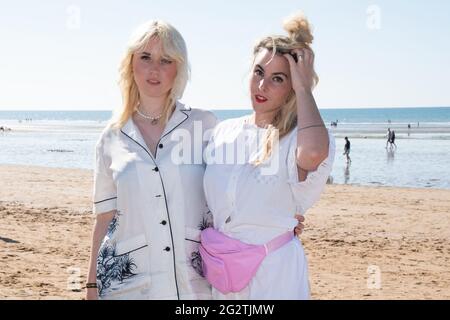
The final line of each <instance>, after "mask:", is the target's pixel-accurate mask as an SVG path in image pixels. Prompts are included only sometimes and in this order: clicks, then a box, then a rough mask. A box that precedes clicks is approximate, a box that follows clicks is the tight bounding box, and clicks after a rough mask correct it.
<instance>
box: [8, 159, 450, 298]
mask: <svg viewBox="0 0 450 320" xmlns="http://www.w3.org/2000/svg"><path fill="white" fill-rule="evenodd" d="M0 181H1V183H2V186H1V188H0V298H1V299H83V298H84V292H83V290H77V286H76V283H75V284H74V280H79V282H80V283H81V284H82V283H84V282H85V280H86V272H87V264H88V258H89V249H90V232H91V227H92V224H93V221H94V218H93V216H92V214H91V203H90V200H91V188H92V172H91V171H89V170H73V169H51V168H41V167H27V166H5V165H2V166H0ZM302 241H303V243H304V246H305V250H306V252H307V255H308V260H309V269H310V279H311V281H310V285H311V292H312V298H313V299H450V190H436V189H406V188H386V187H376V188H374V187H357V186H342V185H327V187H326V190H325V192H324V194H323V195H322V198H321V200H320V201H319V203H318V204H317V205H316V206H315V207H314V208H312V209H311V210H310V211H309V212H308V213H307V220H306V229H305V231H304V233H303V235H302ZM75 282H76V281H75Z"/></svg>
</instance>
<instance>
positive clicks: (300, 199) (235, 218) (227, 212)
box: [204, 117, 335, 299]
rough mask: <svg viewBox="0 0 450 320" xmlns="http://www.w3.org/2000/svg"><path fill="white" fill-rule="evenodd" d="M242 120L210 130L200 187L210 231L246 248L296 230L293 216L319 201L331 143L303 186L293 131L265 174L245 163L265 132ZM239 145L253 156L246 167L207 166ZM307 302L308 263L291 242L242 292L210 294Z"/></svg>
mask: <svg viewBox="0 0 450 320" xmlns="http://www.w3.org/2000/svg"><path fill="white" fill-rule="evenodd" d="M246 119H247V117H242V118H238V119H231V120H226V121H224V122H222V123H220V124H219V125H218V126H217V127H216V128H215V130H214V132H213V135H212V137H211V140H210V143H209V145H208V149H210V151H209V152H208V155H209V158H208V159H207V164H208V165H207V168H206V172H205V176H204V187H205V193H206V199H207V202H208V206H209V208H210V210H211V213H212V214H213V217H214V227H215V228H217V229H218V230H220V231H222V232H224V233H225V234H227V235H228V236H231V237H233V238H236V239H239V240H241V241H243V242H246V243H250V244H264V243H267V242H269V241H270V240H272V239H273V238H275V237H276V236H278V235H281V234H282V233H284V232H286V231H290V230H291V231H292V230H293V229H294V228H295V226H296V225H297V220H296V219H295V218H294V216H295V214H296V213H301V214H304V213H305V212H306V211H307V210H308V209H309V208H310V207H311V206H312V205H313V204H314V203H315V202H316V201H317V200H319V197H320V194H321V193H322V191H323V189H324V186H325V184H326V181H327V179H328V176H329V174H330V172H331V169H332V165H333V161H334V154H335V142H334V138H333V136H332V135H330V134H329V141H330V143H329V155H328V158H327V159H325V160H324V161H323V162H322V163H321V164H320V165H319V167H318V169H317V170H316V171H314V172H309V173H308V176H307V178H306V180H305V181H303V182H299V180H298V174H297V163H296V152H295V151H296V148H297V130H296V129H294V130H292V132H290V133H289V134H288V135H287V136H285V137H283V138H282V139H281V140H280V143H279V150H278V153H277V152H274V153H273V154H274V155H277V156H278V161H276V159H277V156H274V157H272V159H271V160H270V161H269V162H267V164H272V165H273V168H275V169H274V170H273V171H271V172H270V171H264V170H267V168H266V169H264V168H265V167H264V166H263V165H260V166H255V165H253V164H251V163H249V161H251V160H252V159H253V160H254V159H255V155H257V150H259V149H258V148H257V147H256V144H257V143H258V137H260V138H261V137H264V136H265V132H266V130H265V129H261V128H257V127H256V126H255V125H253V124H247V123H246V121H245V120H246ZM261 140H263V139H260V141H261ZM242 141H244V143H243V142H242ZM263 141H264V140H263ZM242 144H244V145H245V149H246V150H253V151H250V152H247V154H246V155H245V157H244V158H245V160H246V163H242V162H241V164H239V162H238V161H239V160H238V157H235V160H236V161H235V163H234V164H233V163H231V164H223V163H222V164H211V162H212V161H216V162H217V159H218V158H220V157H217V154H220V153H222V154H226V155H225V156H224V157H225V158H226V157H227V155H228V156H229V152H228V151H229V150H236V149H237V147H239V145H242ZM223 150H226V151H225V152H224V151H223ZM255 150H256V151H255ZM230 158H233V157H232V156H230ZM277 162H278V165H276V163H277ZM227 163H228V162H227ZM300 165H301V164H300ZM273 168H272V169H273ZM309 296H310V293H309V280H308V268H307V261H306V257H305V253H304V251H303V247H302V244H301V242H300V241H299V240H298V238H296V237H295V238H294V239H293V240H292V241H291V242H289V243H288V244H286V245H284V246H283V247H281V248H280V249H278V250H276V251H275V252H272V253H270V254H269V255H268V256H267V257H266V258H265V259H264V261H263V262H262V264H261V265H260V267H259V269H258V271H257V273H256V275H255V277H254V278H253V279H252V280H251V282H250V284H249V285H248V286H247V287H246V288H245V289H244V290H242V291H241V292H239V293H230V294H227V295H224V294H221V293H220V292H219V291H217V290H215V289H214V288H213V298H214V299H308V298H309Z"/></svg>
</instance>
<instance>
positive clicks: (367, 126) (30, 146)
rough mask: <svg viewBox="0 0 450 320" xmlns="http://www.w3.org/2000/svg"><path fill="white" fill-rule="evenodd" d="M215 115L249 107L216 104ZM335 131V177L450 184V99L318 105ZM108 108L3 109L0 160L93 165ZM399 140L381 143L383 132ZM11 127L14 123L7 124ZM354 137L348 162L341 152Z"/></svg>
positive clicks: (370, 182) (369, 182) (237, 113)
mask: <svg viewBox="0 0 450 320" xmlns="http://www.w3.org/2000/svg"><path fill="white" fill-rule="evenodd" d="M213 112H214V113H215V115H216V116H217V117H218V118H219V119H220V120H225V119H230V118H234V117H241V116H244V115H247V114H250V113H251V110H250V109H248V110H213ZM320 112H321V115H322V118H323V119H324V122H325V124H326V125H327V127H328V129H329V130H330V132H331V133H332V134H333V135H334V137H335V139H336V148H337V151H336V157H335V162H334V166H333V170H332V172H331V177H330V181H332V183H334V184H349V185H361V186H391V187H410V188H437V189H450V165H449V163H450V107H424V108H359V109H355V108H352V109H350V108H348V109H345V108H340V109H321V110H320ZM111 115H112V113H111V111H0V127H4V129H6V130H1V128H0V165H2V164H9V165H30V166H44V167H56V168H81V169H93V167H94V149H95V143H96V142H97V140H98V138H99V135H100V132H101V131H102V129H103V128H104V127H105V126H106V125H107V123H108V120H109V119H110V118H111ZM388 128H390V129H391V130H394V131H395V133H396V141H395V143H396V145H397V147H396V148H395V147H393V148H390V147H389V146H388V147H387V148H386V140H387V138H386V132H387V129H388ZM8 129H11V130H8ZM345 137H347V138H348V139H349V140H350V142H351V153H350V157H351V162H350V163H347V161H346V157H345V156H344V155H343V150H344V144H345V140H344V138H345Z"/></svg>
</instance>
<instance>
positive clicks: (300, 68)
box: [284, 49, 315, 92]
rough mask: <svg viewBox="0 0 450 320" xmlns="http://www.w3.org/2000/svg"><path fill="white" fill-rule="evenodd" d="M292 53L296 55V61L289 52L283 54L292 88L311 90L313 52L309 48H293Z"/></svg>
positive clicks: (313, 75) (313, 74)
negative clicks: (287, 64) (288, 69)
mask: <svg viewBox="0 0 450 320" xmlns="http://www.w3.org/2000/svg"><path fill="white" fill-rule="evenodd" d="M292 54H295V55H297V62H295V60H294V58H293V57H292V55H291V54H288V53H286V54H284V56H285V57H286V59H287V60H288V62H289V67H290V71H291V81H292V88H293V89H294V91H295V92H299V91H306V92H310V91H312V89H313V87H314V81H315V80H314V78H315V72H314V52H313V51H312V50H309V49H295V50H292Z"/></svg>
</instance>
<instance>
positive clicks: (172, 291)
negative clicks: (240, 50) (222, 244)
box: [94, 103, 216, 299]
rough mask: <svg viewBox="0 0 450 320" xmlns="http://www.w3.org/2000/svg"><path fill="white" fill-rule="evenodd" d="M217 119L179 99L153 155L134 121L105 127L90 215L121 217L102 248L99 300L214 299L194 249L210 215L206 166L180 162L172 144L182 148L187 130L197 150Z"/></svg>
mask: <svg viewBox="0 0 450 320" xmlns="http://www.w3.org/2000/svg"><path fill="white" fill-rule="evenodd" d="M215 124H216V118H215V117H214V115H213V114H212V113H211V112H207V111H201V110H196V109H191V108H189V107H186V106H184V105H183V104H181V103H177V105H176V110H175V111H174V113H173V115H172V117H171V118H170V120H169V122H168V124H167V126H166V129H165V130H164V133H163V134H162V137H161V139H160V141H159V142H158V147H157V152H156V156H155V157H154V156H153V155H152V154H151V153H150V151H149V150H148V148H147V146H146V144H145V142H144V139H143V138H142V136H141V134H140V132H139V129H138V128H137V126H136V125H135V124H134V122H133V120H132V119H130V120H129V121H128V122H127V123H126V125H125V126H124V127H123V128H122V129H119V130H117V129H113V128H111V127H108V128H106V129H105V131H104V132H103V133H102V135H101V138H100V140H99V141H98V143H97V146H96V166H95V182H94V213H96V214H100V213H105V212H108V211H111V210H117V211H118V215H116V217H115V218H114V220H113V222H112V224H111V225H110V228H109V232H108V235H107V236H106V237H105V239H104V241H103V243H102V246H101V248H100V250H99V257H98V271H97V283H98V285H99V290H100V291H101V295H100V298H103V299H210V298H211V287H210V285H209V284H208V283H207V282H206V280H205V279H204V278H203V277H202V276H201V275H200V273H201V260H200V259H199V254H198V246H199V241H200V230H201V229H202V228H205V224H206V220H205V219H207V216H208V214H209V210H208V207H207V205H206V201H205V197H204V192H203V174H204V169H205V164H204V163H203V161H202V159H201V158H200V161H199V162H198V163H197V164H180V165H178V164H177V163H176V161H174V150H178V151H179V150H181V149H180V148H178V147H179V142H180V140H179V136H180V135H183V134H186V133H187V134H188V135H190V136H191V137H193V138H194V139H197V140H194V141H195V142H194V143H193V144H192V145H191V146H192V149H193V150H190V151H192V152H194V153H195V152H198V151H199V149H200V150H202V148H203V147H204V145H206V142H204V141H203V134H204V132H205V131H206V130H208V129H211V128H213V127H214V126H215ZM198 139H200V140H198ZM206 141H207V140H206ZM190 151H189V150H186V148H185V149H183V152H185V153H187V154H188V155H189V152H190ZM200 152H201V151H200ZM196 270H197V271H198V272H197V271H196Z"/></svg>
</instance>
